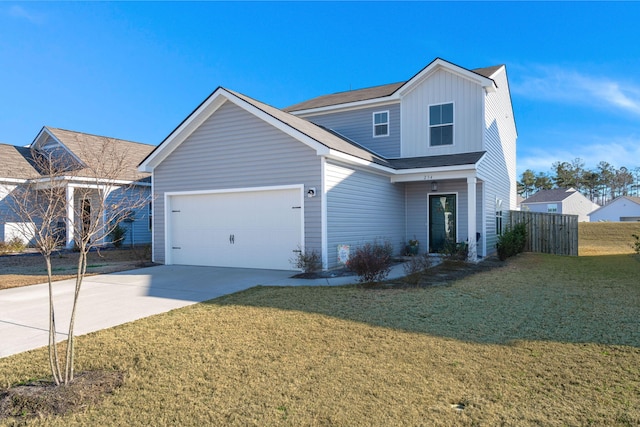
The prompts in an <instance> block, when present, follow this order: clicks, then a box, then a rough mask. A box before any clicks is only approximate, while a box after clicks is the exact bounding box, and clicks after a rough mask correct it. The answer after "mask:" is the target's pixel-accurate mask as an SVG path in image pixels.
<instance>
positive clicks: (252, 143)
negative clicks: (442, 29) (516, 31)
mask: <svg viewBox="0 0 640 427" xmlns="http://www.w3.org/2000/svg"><path fill="white" fill-rule="evenodd" d="M516 138H517V133H516V127H515V121H514V118H513V110H512V107H511V98H510V95H509V84H508V81H507V72H506V68H505V67H504V66H503V65H498V66H493V67H488V68H478V69H466V68H463V67H460V66H458V65H455V64H452V63H450V62H447V61H444V60H442V59H439V58H437V59H435V60H434V61H432V62H431V63H430V64H429V65H427V66H426V67H425V68H423V69H422V70H421V71H420V72H418V73H417V74H416V75H414V76H413V77H411V78H410V79H409V80H408V81H406V82H401V83H393V84H386V85H382V86H376V87H372V88H366V89H359V90H353V91H348V92H341V93H334V94H329V95H323V96H320V97H317V98H313V99H311V100H307V101H304V102H301V103H299V104H296V105H293V106H291V107H288V108H285V109H282V110H281V109H278V108H275V107H272V106H270V105H267V104H265V103H262V102H260V101H258V100H255V99H252V98H250V97H248V96H246V95H243V94H241V93H238V92H235V91H232V90H229V89H225V88H218V89H216V90H215V91H214V92H213V93H212V94H211V95H210V96H209V97H208V98H207V99H206V100H205V101H204V102H203V103H202V104H201V105H200V106H198V107H197V109H196V110H195V111H194V112H193V113H191V114H190V115H189V116H188V117H187V118H186V119H185V120H184V121H183V122H182V123H181V124H180V125H179V126H178V127H177V128H176V129H175V130H174V131H173V132H172V133H171V134H170V135H169V136H168V137H167V138H166V139H165V140H164V141H163V142H162V143H161V144H160V145H159V146H158V147H157V148H156V149H155V150H154V151H153V153H151V154H150V155H149V157H147V158H146V159H145V160H144V161H143V162H142V163H141V165H140V170H142V171H145V172H152V173H153V189H154V190H153V191H154V195H155V199H154V222H155V226H154V239H153V241H154V243H153V257H154V258H153V259H154V261H156V262H160V263H164V264H190V265H214V266H226V267H250V268H270V269H290V268H291V263H290V261H289V260H290V259H291V258H292V257H295V256H296V253H299V251H300V250H303V251H315V252H316V253H317V254H318V255H320V258H321V259H322V266H323V268H324V269H328V268H333V267H336V266H337V265H339V263H341V262H343V260H344V259H346V257H347V254H348V253H349V250H351V251H352V252H353V250H354V249H355V248H357V247H358V246H359V245H362V244H364V243H367V242H373V241H376V240H379V239H383V240H388V241H389V242H390V243H391V244H392V245H393V247H394V252H396V253H401V252H402V251H404V250H405V246H406V245H407V242H408V241H409V240H414V239H415V240H419V242H420V246H419V248H420V249H419V251H420V252H441V251H443V250H445V249H446V247H447V245H451V244H455V243H457V242H465V241H469V258H470V259H472V260H475V259H477V258H478V257H484V256H487V255H489V254H491V253H492V252H494V251H495V244H496V236H497V235H498V234H499V233H500V231H501V230H500V224H501V223H500V222H499V221H498V218H499V217H500V218H501V215H502V211H504V210H510V209H513V208H514V207H515V203H516V167H515V154H516ZM352 252H351V253H352Z"/></svg>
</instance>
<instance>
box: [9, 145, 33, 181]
mask: <svg viewBox="0 0 640 427" xmlns="http://www.w3.org/2000/svg"><path fill="white" fill-rule="evenodd" d="M38 176H40V174H39V173H38V171H37V170H36V168H35V167H34V164H33V160H32V158H31V150H30V149H29V148H28V147H17V146H15V145H9V144H0V180H2V178H11V179H30V178H36V177H38Z"/></svg>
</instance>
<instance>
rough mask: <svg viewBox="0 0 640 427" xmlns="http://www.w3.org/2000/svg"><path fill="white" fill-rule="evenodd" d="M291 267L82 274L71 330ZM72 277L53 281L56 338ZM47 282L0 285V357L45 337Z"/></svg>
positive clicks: (245, 284) (273, 276)
mask: <svg viewBox="0 0 640 427" xmlns="http://www.w3.org/2000/svg"><path fill="white" fill-rule="evenodd" d="M292 274H294V273H293V272H291V271H276V270H251V269H239V268H218V267H189V266H174V265H166V266H165V265H162V266H156V267H149V268H143V269H138V270H131V271H123V272H120V273H113V274H103V275H98V276H90V277H86V278H85V279H84V282H83V285H82V290H81V291H80V300H79V302H78V313H77V316H76V328H75V333H76V335H82V334H87V333H89V332H93V331H97V330H100V329H105V328H110V327H112V326H116V325H120V324H123V323H127V322H131V321H133V320H137V319H140V318H143V317H147V316H151V315H153V314H158V313H163V312H166V311H169V310H173V309H176V308H180V307H184V306H187V305H191V304H195V303H197V302H201V301H206V300H208V299H212V298H217V297H219V296H221V295H225V294H230V293H233V292H237V291H241V290H244V289H248V288H250V287H253V286H256V285H260V284H262V285H267V284H283V283H287V282H288V281H289V280H291V279H289V277H290V276H291V275H292ZM74 285H75V282H74V281H73V280H63V281H59V282H55V283H54V302H55V304H56V324H57V329H58V338H59V339H60V340H65V339H66V332H67V330H66V328H67V327H68V325H69V318H70V316H71V305H72V303H73V290H74ZM48 312H49V309H48V287H47V285H46V284H42V285H32V286H25V287H21V288H12V289H5V290H2V291H0V357H5V356H9V355H12V354H16V353H20V352H23V351H27V350H31V349H34V348H38V347H42V346H46V345H47V343H48V330H49V321H48Z"/></svg>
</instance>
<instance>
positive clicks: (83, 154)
mask: <svg viewBox="0 0 640 427" xmlns="http://www.w3.org/2000/svg"><path fill="white" fill-rule="evenodd" d="M45 129H47V130H48V131H49V133H50V134H51V135H53V136H54V137H55V138H56V139H57V140H58V141H60V142H61V143H62V144H64V146H65V147H67V148H68V149H69V150H70V151H71V152H72V153H73V154H75V155H76V156H77V157H78V158H79V159H80V160H81V161H82V162H83V163H84V164H85V165H87V166H88V167H89V168H94V170H99V169H100V168H101V167H104V166H106V165H110V164H113V162H117V161H119V160H120V159H122V161H123V164H122V166H121V169H122V173H121V174H119V176H118V178H119V179H123V180H131V181H137V180H144V179H148V178H149V176H150V174H149V173H146V172H139V171H138V164H139V163H140V162H141V161H142V160H143V159H144V158H145V157H147V155H148V154H149V153H151V151H152V150H153V149H154V148H155V147H154V146H153V145H148V144H142V143H139V142H132V141H125V140H122V139H116V138H109V137H106V136H99V135H91V134H88V133H82V132H75V131H70V130H66V129H58V128H51V127H45ZM110 154H111V156H112V159H105V156H109V155H110ZM121 156H122V157H121ZM109 160H110V161H111V163H110V162H109ZM117 168H118V169H120V166H117ZM88 172H89V171H87V173H85V175H89V176H92V175H93V174H94V173H93V172H91V173H90V174H89V173H88ZM76 174H78V175H79V176H82V175H83V173H82V170H80V171H76Z"/></svg>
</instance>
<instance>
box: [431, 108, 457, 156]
mask: <svg viewBox="0 0 640 427" xmlns="http://www.w3.org/2000/svg"><path fill="white" fill-rule="evenodd" d="M429 145H431V146H432V147H434V146H438V145H453V103H449V104H439V105H431V106H429Z"/></svg>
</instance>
